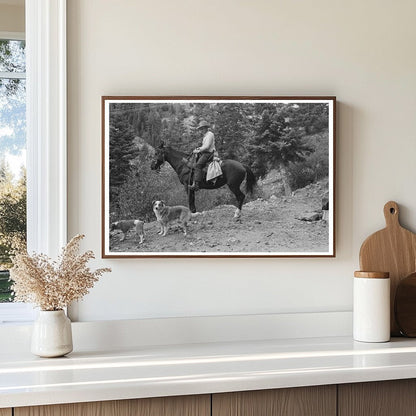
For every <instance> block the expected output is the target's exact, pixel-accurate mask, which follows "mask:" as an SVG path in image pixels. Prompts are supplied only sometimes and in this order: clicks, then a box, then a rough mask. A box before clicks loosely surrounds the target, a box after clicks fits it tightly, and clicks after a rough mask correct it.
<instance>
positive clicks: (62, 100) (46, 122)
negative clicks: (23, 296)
mask: <svg viewBox="0 0 416 416" xmlns="http://www.w3.org/2000/svg"><path fill="white" fill-rule="evenodd" d="M25 21H26V67H27V85H26V124H27V134H26V140H27V157H26V159H27V247H28V250H29V251H37V252H42V253H45V254H47V255H49V256H51V257H56V255H57V254H58V253H59V251H60V249H61V247H62V246H63V245H64V244H65V243H66V242H67V240H66V215H67V211H66V202H67V201H66V0H54V1H47V0H42V1H39V0H25ZM0 38H2V39H12V37H10V36H4V33H3V34H2V33H1V32H0ZM22 39H23V37H20V40H22ZM18 40H19V39H18ZM15 72H17V71H15ZM13 76H21V75H16V74H15V75H13ZM33 315H34V311H33V308H32V307H31V305H26V304H20V303H10V302H9V303H0V324H1V323H3V322H6V323H10V322H16V321H29V320H31V319H33Z"/></svg>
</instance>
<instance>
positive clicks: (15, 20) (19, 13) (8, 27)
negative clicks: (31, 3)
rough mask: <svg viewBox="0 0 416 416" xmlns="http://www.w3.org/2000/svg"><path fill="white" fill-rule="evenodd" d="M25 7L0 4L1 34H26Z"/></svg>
mask: <svg viewBox="0 0 416 416" xmlns="http://www.w3.org/2000/svg"><path fill="white" fill-rule="evenodd" d="M24 31H25V8H24V6H11V5H8V4H0V32H24Z"/></svg>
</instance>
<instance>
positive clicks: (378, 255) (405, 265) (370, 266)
mask: <svg viewBox="0 0 416 416" xmlns="http://www.w3.org/2000/svg"><path fill="white" fill-rule="evenodd" d="M384 217H385V219H386V228H383V229H382V230H380V231H377V232H375V233H374V234H372V235H370V236H369V237H368V238H367V239H366V240H365V241H364V242H363V244H362V246H361V250H360V268H361V270H362V271H367V272H370V271H379V272H389V273H390V282H391V292H390V304H391V306H390V328H391V335H393V336H397V335H400V330H399V328H398V326H397V324H396V322H395V319H394V298H395V295H396V289H397V286H398V284H399V282H400V280H401V279H403V278H405V277H406V276H408V275H409V274H411V273H413V272H414V271H416V234H414V233H412V232H411V231H409V230H406V229H405V228H403V227H402V226H401V225H400V222H399V206H398V205H397V203H396V202H394V201H390V202H387V204H386V205H384Z"/></svg>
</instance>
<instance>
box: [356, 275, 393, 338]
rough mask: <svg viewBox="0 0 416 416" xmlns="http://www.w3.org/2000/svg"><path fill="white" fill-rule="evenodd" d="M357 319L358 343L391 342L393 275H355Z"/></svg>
mask: <svg viewBox="0 0 416 416" xmlns="http://www.w3.org/2000/svg"><path fill="white" fill-rule="evenodd" d="M353 317H354V318H353V336H354V339H355V340H356V341H362V342H386V341H389V340H390V279H389V273H387V272H361V271H359V272H355V273H354V311H353Z"/></svg>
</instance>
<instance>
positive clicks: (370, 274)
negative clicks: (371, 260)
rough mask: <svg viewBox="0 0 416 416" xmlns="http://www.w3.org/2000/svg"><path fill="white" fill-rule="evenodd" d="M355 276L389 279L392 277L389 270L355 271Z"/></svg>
mask: <svg viewBox="0 0 416 416" xmlns="http://www.w3.org/2000/svg"><path fill="white" fill-rule="evenodd" d="M354 277H364V278H366V279H388V278H389V277H390V274H389V272H362V271H356V272H354Z"/></svg>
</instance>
